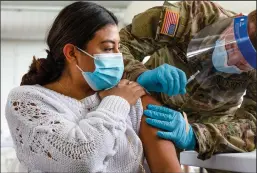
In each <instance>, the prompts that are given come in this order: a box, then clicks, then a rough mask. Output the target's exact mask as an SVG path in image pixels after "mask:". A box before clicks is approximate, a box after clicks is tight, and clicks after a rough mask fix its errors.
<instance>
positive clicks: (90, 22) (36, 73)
mask: <svg viewBox="0 0 257 173" xmlns="http://www.w3.org/2000/svg"><path fill="white" fill-rule="evenodd" d="M108 24H113V25H117V24H118V20H117V18H116V17H115V16H114V14H113V13H112V12H110V11H108V10H107V9H105V8H104V7H101V6H100V5H97V4H95V3H92V2H74V3H72V4H70V5H68V6H67V7H65V8H64V9H62V10H61V12H60V13H59V14H58V16H57V17H56V19H55V21H54V23H53V25H52V27H51V29H50V31H49V33H48V37H47V44H48V47H49V50H46V52H47V54H48V55H47V58H40V59H36V58H35V56H34V57H33V61H32V64H31V65H30V67H29V71H28V72H27V73H26V74H25V75H24V76H23V77H22V81H21V85H34V84H40V85H45V84H48V83H50V82H53V81H55V80H57V79H58V78H59V77H60V76H61V74H62V71H63V69H64V64H65V56H64V54H63V47H64V46H65V45H66V44H68V43H70V44H73V45H76V46H78V47H81V48H85V47H86V45H87V43H88V42H89V41H90V40H91V39H93V37H94V35H95V32H96V31H98V30H99V29H101V28H103V27H104V26H106V25H108Z"/></svg>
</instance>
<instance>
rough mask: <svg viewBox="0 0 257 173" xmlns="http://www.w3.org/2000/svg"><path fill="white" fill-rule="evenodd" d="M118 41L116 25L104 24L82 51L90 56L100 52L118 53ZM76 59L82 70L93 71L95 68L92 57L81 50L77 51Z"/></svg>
mask: <svg viewBox="0 0 257 173" xmlns="http://www.w3.org/2000/svg"><path fill="white" fill-rule="evenodd" d="M119 42H120V36H119V31H118V27H117V26H116V25H106V26H105V27H104V28H102V29H100V30H98V31H97V32H96V33H95V36H94V37H93V39H92V40H90V41H89V42H88V44H87V47H86V49H85V50H84V51H86V52H87V53H89V54H90V55H92V56H93V55H94V54H101V53H119ZM82 49H83V48H82ZM77 51H79V50H77ZM77 61H78V64H77V65H78V66H79V67H80V68H81V69H82V70H83V71H85V72H86V71H87V72H93V71H94V70H95V64H94V59H93V58H92V57H90V56H88V55H86V54H84V53H83V52H81V51H79V56H78V57H77Z"/></svg>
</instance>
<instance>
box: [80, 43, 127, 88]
mask: <svg viewBox="0 0 257 173" xmlns="http://www.w3.org/2000/svg"><path fill="white" fill-rule="evenodd" d="M77 48H78V47H77ZM78 49H79V50H80V51H81V52H83V53H85V54H86V55H88V56H90V57H92V58H94V63H95V71H94V72H84V71H83V70H82V69H81V68H80V67H79V66H78V65H77V67H78V69H79V70H80V71H81V72H82V75H83V77H84V78H85V80H86V81H87V83H88V85H89V86H90V87H91V88H92V89H93V90H94V91H99V90H105V89H109V88H112V87H114V86H116V85H117V84H118V83H119V82H120V80H121V78H122V75H123V72H124V63H123V57H122V54H121V53H103V54H94V55H93V56H92V55H90V54H89V53H87V52H85V51H84V50H82V49H80V48H78Z"/></svg>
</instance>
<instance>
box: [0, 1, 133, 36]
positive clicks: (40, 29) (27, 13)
mask: <svg viewBox="0 0 257 173" xmlns="http://www.w3.org/2000/svg"><path fill="white" fill-rule="evenodd" d="M73 2H75V1H1V39H21V40H23V39H25V40H42V39H44V38H45V35H46V32H47V31H48V30H49V27H50V25H51V23H52V22H53V20H54V18H55V17H56V16H57V15H58V12H59V11H60V10H61V9H62V8H63V7H65V6H67V5H69V4H71V3H73ZM91 2H95V3H97V4H99V5H102V6H104V7H105V8H107V9H109V10H111V11H112V12H113V13H114V14H115V15H116V16H117V18H118V19H119V21H123V18H124V11H125V10H126V8H127V6H128V5H129V4H130V3H131V1H91Z"/></svg>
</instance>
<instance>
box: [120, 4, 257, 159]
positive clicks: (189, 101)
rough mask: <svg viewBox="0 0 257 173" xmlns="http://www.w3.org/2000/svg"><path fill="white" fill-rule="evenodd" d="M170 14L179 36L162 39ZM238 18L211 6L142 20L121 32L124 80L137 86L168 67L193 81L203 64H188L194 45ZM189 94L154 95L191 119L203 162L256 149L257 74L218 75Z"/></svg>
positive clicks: (150, 13) (154, 11)
mask: <svg viewBox="0 0 257 173" xmlns="http://www.w3.org/2000/svg"><path fill="white" fill-rule="evenodd" d="M166 10H171V11H174V12H176V13H178V14H179V21H178V26H177V29H176V30H175V34H174V35H170V36H169V35H163V34H161V33H160V29H161V26H162V24H163V22H164V14H165V11H166ZM235 15H236V13H234V12H231V11H228V10H225V9H223V8H222V7H220V6H219V5H218V4H215V3H213V2H210V1H181V2H177V3H174V4H171V3H169V2H164V5H163V6H159V7H153V8H151V9H148V10H147V11H145V12H143V13H140V14H138V15H136V16H135V17H134V18H133V21H132V23H131V24H130V25H128V26H127V27H125V28H123V29H121V31H120V37H121V52H122V53H123V55H124V62H125V74H124V77H125V78H128V79H129V80H134V81H135V80H136V79H137V77H138V76H139V75H140V74H141V73H142V72H144V71H146V70H147V69H154V68H156V67H158V66H160V65H161V64H163V63H168V64H170V65H173V66H176V67H178V68H180V69H182V70H183V71H184V72H185V73H186V75H187V78H189V76H191V75H192V74H193V73H194V72H195V69H197V68H198V67H197V63H189V62H188V60H187V58H186V52H187V46H188V44H189V42H190V40H191V39H192V38H193V36H194V35H195V34H197V33H198V32H199V31H200V30H201V29H203V28H204V27H205V26H207V25H210V24H213V23H215V22H216V21H218V20H221V19H225V18H229V17H233V16H235ZM221 25H222V24H221ZM223 28H224V27H223ZM145 56H150V59H149V61H148V62H147V63H146V64H145V66H144V65H143V64H142V63H141V62H140V61H142V60H143V58H144V57H145ZM200 60H201V59H200ZM186 89H187V93H186V94H185V95H176V96H172V97H169V96H167V95H166V94H163V93H162V94H158V93H152V94H153V95H154V96H156V97H157V98H158V99H159V100H160V101H161V102H162V103H163V104H164V105H166V106H168V107H170V108H172V109H175V110H181V111H184V112H186V113H187V116H188V120H189V122H190V124H191V125H192V127H193V129H194V132H195V134H196V138H197V141H198V142H197V143H198V144H197V147H196V151H197V152H198V153H199V155H198V158H200V159H202V160H204V159H208V158H210V157H211V156H212V155H213V154H215V153H224V152H248V151H252V150H254V149H255V139H256V70H252V71H250V72H247V73H241V74H240V75H235V74H225V73H221V72H215V74H214V75H213V74H212V76H211V77H208V78H207V80H206V81H205V82H202V83H198V81H196V80H193V81H192V82H191V83H189V84H188V85H187V88H186ZM245 91H246V94H245V95H244V92H245ZM211 95H212V96H211ZM216 95H217V96H219V99H216V98H215V96H216ZM243 95H244V97H243V99H242V96H243ZM213 96H214V97H213ZM240 104H241V106H240V107H239V105H240Z"/></svg>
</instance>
